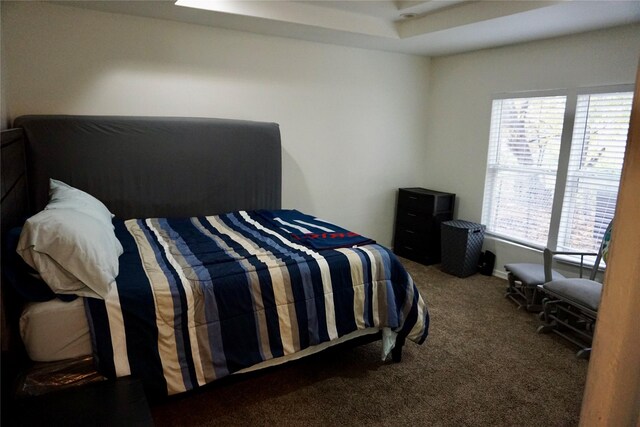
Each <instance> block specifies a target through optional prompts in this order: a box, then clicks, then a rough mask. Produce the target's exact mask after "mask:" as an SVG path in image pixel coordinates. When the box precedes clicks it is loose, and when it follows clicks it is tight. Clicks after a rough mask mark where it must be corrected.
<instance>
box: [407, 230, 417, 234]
mask: <svg viewBox="0 0 640 427" xmlns="http://www.w3.org/2000/svg"><path fill="white" fill-rule="evenodd" d="M404 232H405V233H409V234H416V232H415V231H413V230H404Z"/></svg>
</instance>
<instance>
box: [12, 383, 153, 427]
mask: <svg viewBox="0 0 640 427" xmlns="http://www.w3.org/2000/svg"><path fill="white" fill-rule="evenodd" d="M3 410H4V408H3ZM13 417H14V423H15V424H14V425H17V426H45V425H46V426H65V427H66V426H136V427H138V426H140V427H142V426H153V419H152V418H151V412H150V411H149V404H148V403H147V399H146V397H145V393H144V389H143V387H142V383H141V382H140V381H138V380H135V379H133V378H131V377H124V378H118V379H116V380H108V381H102V382H97V383H92V384H89V385H86V386H80V387H74V388H69V389H66V390H62V391H57V392H51V393H47V394H43V395H41V396H37V397H29V398H24V399H17V400H16V401H15V408H14V413H13Z"/></svg>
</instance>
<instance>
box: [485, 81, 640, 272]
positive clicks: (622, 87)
mask: <svg viewBox="0 0 640 427" xmlns="http://www.w3.org/2000/svg"><path fill="white" fill-rule="evenodd" d="M634 88H635V85H634V84H629V83H627V84H616V85H605V86H589V87H576V88H566V89H549V90H530V91H520V92H511V93H509V92H503V93H498V94H494V95H493V96H492V98H491V105H492V106H493V102H494V101H496V100H504V99H517V98H537V97H548V96H564V97H565V110H564V118H563V126H562V133H561V137H560V153H559V156H558V165H557V169H556V181H555V188H554V195H553V201H552V207H551V219H550V222H549V233H548V236H547V243H546V245H537V244H534V243H531V242H526V241H522V240H519V239H517V238H513V237H510V236H506V235H504V234H502V233H496V232H495V231H491V230H489V229H488V228H487V230H486V234H487V235H488V236H491V237H495V238H498V239H501V240H506V241H508V242H510V243H514V244H517V245H520V246H523V247H527V248H531V249H535V250H543V249H544V248H550V249H551V250H556V249H557V247H558V240H559V235H560V222H561V219H562V209H563V204H564V199H565V190H566V188H567V179H568V174H569V163H570V160H571V146H572V143H573V130H574V126H575V121H576V110H577V106H578V96H580V95H595V94H603V93H616V92H631V93H633V92H634ZM490 110H491V116H490V118H489V120H490V122H492V121H493V107H491V108H490ZM488 140H489V144H491V129H490V130H489V138H488ZM625 151H626V149H625ZM490 152H491V150H490V149H489V150H488V153H490ZM489 155H490V154H488V155H487V165H486V169H485V182H484V187H485V188H484V190H483V195H484V197H487V194H486V191H487V189H486V185H487V177H488V175H489ZM489 197H493V192H492V194H491V195H490V196H489ZM485 205H486V203H485V200H483V206H482V218H483V220H484V218H486V216H485V215H486V213H485ZM565 261H568V262H569V263H571V264H573V263H574V261H575V260H573V259H571V257H568V258H567V259H566V260H565ZM585 264H586V265H589V264H591V265H593V260H590V259H585Z"/></svg>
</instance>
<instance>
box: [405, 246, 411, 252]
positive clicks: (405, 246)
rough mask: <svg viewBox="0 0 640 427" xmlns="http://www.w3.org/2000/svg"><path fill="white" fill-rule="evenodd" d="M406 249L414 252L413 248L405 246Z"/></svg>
mask: <svg viewBox="0 0 640 427" xmlns="http://www.w3.org/2000/svg"><path fill="white" fill-rule="evenodd" d="M404 248H405V249H409V250H410V251H412V250H413V248H412V247H411V246H405V247H404Z"/></svg>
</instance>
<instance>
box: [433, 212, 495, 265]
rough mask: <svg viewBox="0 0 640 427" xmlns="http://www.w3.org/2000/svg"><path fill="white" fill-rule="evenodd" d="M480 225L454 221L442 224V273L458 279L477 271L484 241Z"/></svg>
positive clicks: (482, 228)
mask: <svg viewBox="0 0 640 427" xmlns="http://www.w3.org/2000/svg"><path fill="white" fill-rule="evenodd" d="M484 229H485V226H484V225H482V224H476V223H475V222H469V221H462V220H454V221H446V222H443V223H442V231H441V234H440V238H441V249H442V265H441V268H442V271H444V272H445V273H449V274H453V275H454V276H458V277H467V276H471V275H472V274H474V273H476V272H477V271H478V260H479V259H480V253H481V252H482V243H483V241H484Z"/></svg>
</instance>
